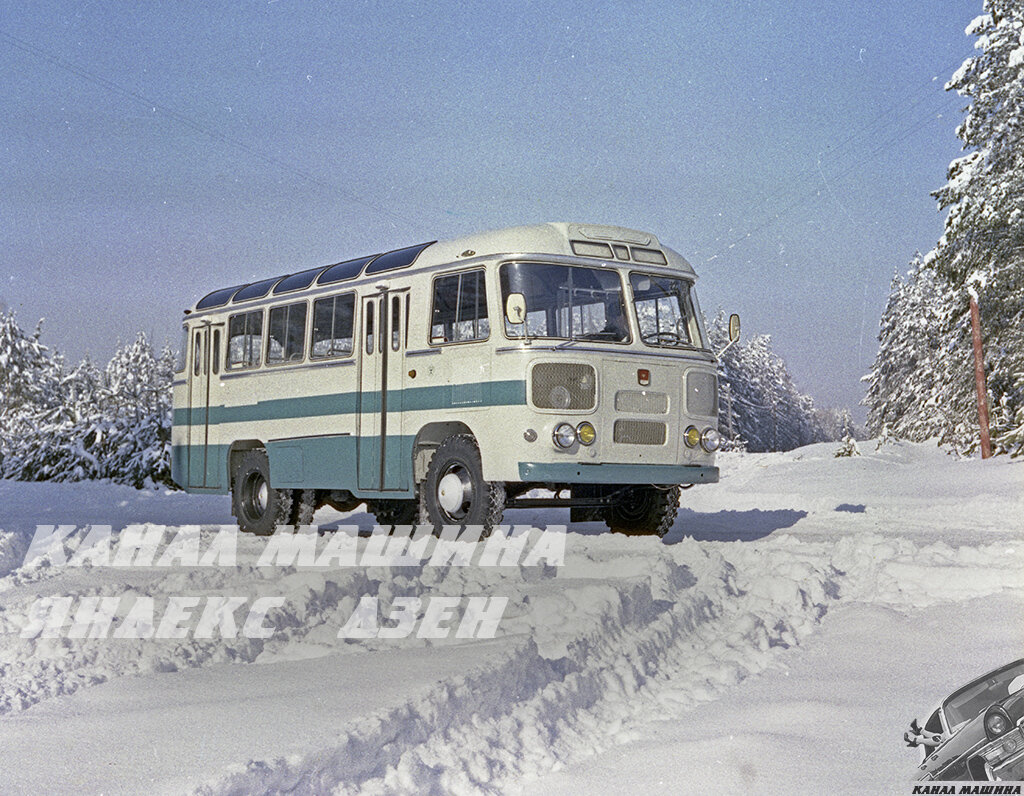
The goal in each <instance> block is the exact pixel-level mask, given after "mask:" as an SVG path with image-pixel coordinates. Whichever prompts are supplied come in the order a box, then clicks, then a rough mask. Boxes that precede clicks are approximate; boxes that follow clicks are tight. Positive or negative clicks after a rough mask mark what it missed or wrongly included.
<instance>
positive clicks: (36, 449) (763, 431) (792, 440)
mask: <svg viewBox="0 0 1024 796" xmlns="http://www.w3.org/2000/svg"><path fill="white" fill-rule="evenodd" d="M41 331H42V324H41V323H40V324H39V325H38V326H37V327H36V329H35V331H34V332H33V333H27V332H25V331H24V330H23V329H21V327H20V326H19V325H18V323H17V319H16V317H15V315H14V313H13V312H6V313H2V314H0V476H2V477H3V478H10V479H14V480H22V481H46V480H52V481H79V480H87V479H102V478H105V479H110V480H112V481H115V482H118V483H125V484H131V485H132V486H136V487H142V486H146V485H153V484H166V485H171V481H170V453H171V377H172V374H173V371H174V359H175V356H174V352H173V351H171V349H170V348H167V347H165V348H164V349H163V350H162V351H160V352H156V351H154V349H153V347H152V346H151V345H150V343H149V342H148V341H147V339H146V337H145V335H143V334H139V335H138V337H137V338H136V339H135V341H134V342H132V343H131V344H129V345H126V346H124V347H123V348H121V349H120V350H119V351H118V352H117V353H116V354H114V356H113V358H112V359H111V360H110V362H109V363H108V364H107V366H106V368H103V369H101V368H99V367H97V366H96V365H95V364H93V363H92V362H91V361H89V360H88V359H86V360H85V361H83V362H81V363H80V364H79V365H78V366H77V367H74V368H69V367H67V365H66V363H65V362H64V359H63V357H62V356H61V355H60V354H59V353H56V352H54V351H52V350H51V349H50V348H48V347H47V346H45V345H43V344H42V343H41V342H40V335H41ZM710 334H711V339H712V347H713V348H714V349H715V350H721V349H722V348H724V347H725V344H726V342H727V341H728V330H727V325H726V321H725V319H724V315H722V314H721V313H720V314H719V316H718V317H717V318H716V319H715V321H714V322H713V323H712V324H711V329H710ZM719 391H720V397H721V400H720V402H719V403H720V412H721V414H720V426H721V429H722V433H723V435H724V436H725V437H726V440H727V447H728V448H731V449H734V450H735V449H741V450H749V451H770V450H789V449H791V448H795V447H798V446H800V445H806V444H808V443H811V442H820V441H824V440H833V439H840V438H842V437H844V436H849V435H852V434H853V433H854V427H853V422H852V420H851V418H850V414H849V412H848V411H846V410H842V411H834V410H826V411H821V410H818V409H816V408H815V406H814V402H813V401H812V400H811V398H810V397H808V396H806V395H802V394H800V392H799V391H798V390H797V389H796V387H795V385H794V384H793V379H792V378H791V377H790V374H789V372H788V370H787V369H786V365H785V363H784V362H783V361H782V359H781V358H779V357H778V356H777V355H776V354H775V353H774V352H773V351H772V345H771V338H770V337H769V336H767V335H761V336H758V337H754V338H753V339H751V340H749V341H747V342H743V343H738V344H736V345H734V346H732V347H730V348H729V349H728V350H727V351H726V352H725V354H724V355H723V357H722V361H721V368H720V388H719Z"/></svg>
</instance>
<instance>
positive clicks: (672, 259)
mask: <svg viewBox="0 0 1024 796" xmlns="http://www.w3.org/2000/svg"><path fill="white" fill-rule="evenodd" d="M531 254H557V255H564V256H575V257H579V256H583V257H593V258H595V264H600V263H599V262H597V261H601V260H604V261H605V262H606V263H609V264H617V265H628V264H631V263H632V264H636V265H640V266H643V267H647V268H649V267H655V268H658V267H660V268H667V269H671V270H674V271H680V272H682V273H683V274H684V275H686V276H688V277H691V278H695V277H696V274H695V273H694V271H693V268H692V267H691V266H690V264H689V263H688V262H687V261H686V259H685V258H684V257H683V256H682V255H680V254H678V253H677V252H675V251H673V250H672V249H669V248H668V247H665V246H662V245H661V244H660V243H659V242H658V239H657V238H656V237H655V236H654V235H652V234H651V233H649V232H641V231H639V230H634V229H626V228H625V227H612V226H602V225H598V224H568V223H560V222H552V223H548V224H536V225H533V226H523V227H509V228H507V229H499V230H493V231H490V232H480V233H477V234H474V235H468V236H465V237H461V238H455V239H453V240H447V241H431V242H429V243H421V244H418V245H416V246H408V247H405V248H402V249H396V250H394V251H389V252H383V253H381V254H373V255H369V256H364V257H358V258H355V259H352V260H343V261H342V262H339V263H333V264H331V265H323V266H318V267H316V268H308V269H305V270H302V271H297V272H294V273H290V274H284V275H282V276H276V277H272V278H270V279H261V280H259V281H256V282H250V283H248V284H239V285H234V286H232V287H227V288H220V289H218V290H214V291H213V292H212V293H208V294H207V295H205V296H203V297H202V298H201V299H199V301H197V302H196V303H195V305H194V306H193V307H192V308H191V309H190V310H188V313H192V312H196V311H202V310H210V309H215V308H218V307H224V306H227V305H229V304H231V305H236V304H242V303H245V302H247V301H254V300H256V299H262V298H266V297H268V296H270V295H274V296H277V295H281V294H288V293H292V292H297V291H299V290H303V289H305V288H309V287H311V286H314V284H315V286H317V287H324V286H328V285H331V284H334V283H340V282H348V281H350V280H354V279H356V278H358V277H359V276H364V275H365V276H370V275H373V274H379V273H386V272H388V271H397V270H400V269H404V268H408V267H409V266H411V265H412V264H413V263H416V265H417V267H429V266H435V265H436V266H440V265H446V264H450V263H454V262H458V261H459V260H468V259H470V258H477V257H488V256H494V255H531Z"/></svg>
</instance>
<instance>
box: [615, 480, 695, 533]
mask: <svg viewBox="0 0 1024 796" xmlns="http://www.w3.org/2000/svg"><path fill="white" fill-rule="evenodd" d="M678 510H679V487H678V486H671V487H656V486H629V487H626V488H625V489H623V491H622V492H620V493H619V495H618V496H617V497H616V499H615V502H614V503H613V504H612V506H611V507H610V508H607V509H605V510H604V521H605V523H607V525H608V527H609V528H610V529H611V530H612V531H614V532H615V533H623V534H626V535H628V536H652V535H653V536H657V537H659V538H660V537H663V536H665V534H666V533H668V532H669V530H670V529H671V528H672V523H673V522H675V519H676V512H677V511H678Z"/></svg>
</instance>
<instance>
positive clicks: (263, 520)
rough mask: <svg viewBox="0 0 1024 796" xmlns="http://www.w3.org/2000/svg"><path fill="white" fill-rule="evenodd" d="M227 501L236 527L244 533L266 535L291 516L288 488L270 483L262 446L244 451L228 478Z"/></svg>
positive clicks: (285, 522) (290, 496)
mask: <svg viewBox="0 0 1024 796" xmlns="http://www.w3.org/2000/svg"><path fill="white" fill-rule="evenodd" d="M231 503H232V507H233V508H234V511H235V517H236V518H237V519H238V527H239V528H241V529H242V530H243V531H245V532H246V533H254V534H256V535H257V536H269V535H270V534H272V533H273V532H274V529H275V528H276V527H277V526H278V525H287V524H288V523H289V522H290V521H291V519H292V503H293V501H292V491H291V490H290V489H274V488H273V487H271V486H270V462H269V461H267V454H266V453H265V452H264V451H262V450H251V451H246V452H245V453H243V454H242V456H241V457H240V458H239V460H238V464H237V466H236V467H235V472H234V477H233V478H232V479H231Z"/></svg>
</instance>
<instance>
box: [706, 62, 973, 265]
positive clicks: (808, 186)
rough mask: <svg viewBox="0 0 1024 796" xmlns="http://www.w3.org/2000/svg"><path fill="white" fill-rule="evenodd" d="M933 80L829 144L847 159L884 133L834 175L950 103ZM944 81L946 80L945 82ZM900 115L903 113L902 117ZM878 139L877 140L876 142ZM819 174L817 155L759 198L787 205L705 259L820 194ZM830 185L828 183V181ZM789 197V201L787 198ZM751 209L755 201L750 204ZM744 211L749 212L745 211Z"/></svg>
mask: <svg viewBox="0 0 1024 796" xmlns="http://www.w3.org/2000/svg"><path fill="white" fill-rule="evenodd" d="M959 65H960V64H959V63H957V64H956V65H955V66H950V67H947V68H946V69H945V70H944V71H946V72H951V70H954V69H957V68H959ZM933 82H934V80H931V81H929V82H928V84H926V85H925V86H921V87H920V88H917V89H915V90H914V93H915V94H918V95H919V96H918V98H917V99H916V100H914V101H913V102H912V103H911V104H909V105H908V106H906V107H903V108H899V109H892V108H889V109H886V110H883V111H881V112H880V113H878V114H876V115H875V116H874V117H872V119H871V120H870V121H868V122H867V123H865V124H864V125H862V126H861V127H859V128H858V129H857V130H855V131H854V132H852V133H851V134H850V135H848V136H847V137H846V138H844V139H842V140H841V141H840V142H838V143H837V144H836V145H835V146H834V147H829V149H830V150H831V154H832V155H833V159H834V160H840V161H841V160H846V159H847V158H849V157H850V156H852V155H854V154H855V152H854V146H856V145H858V144H860V143H861V141H863V140H867V139H868V138H869V137H872V136H877V134H878V133H881V134H882V135H883V136H884V137H883V138H882V139H881V140H882V143H881V144H880V145H878V146H875V147H874V148H872V149H871V150H869V151H868V153H867V155H866V156H863V157H860V158H859V159H858V160H856V161H855V162H854V163H853V164H852V165H850V166H848V167H847V168H845V169H843V170H842V171H841V172H839V174H837V175H836V176H835V179H842V178H843V177H845V176H848V175H849V174H851V173H852V172H854V171H856V170H857V168H858V167H859V165H860V164H861V163H862V162H864V161H870V160H873V159H874V158H876V157H878V156H879V155H881V154H882V153H883V152H885V151H886V150H888V149H890V148H891V147H893V146H895V145H896V144H898V143H901V142H902V141H904V140H906V139H907V138H908V137H909V136H910V135H912V134H913V133H914V132H916V131H917V130H919V129H920V128H921V127H923V126H924V125H925V124H927V123H928V122H929V121H930V120H932V119H933V118H934V114H935V113H936V112H937V111H939V110H940V109H941V108H943V107H945V106H946V105H947V104H948V99H947V96H946V95H945V94H944V93H943V94H934V93H932V92H925V90H924V89H925V88H926V87H930V86H931V83H933ZM943 85H945V84H943ZM924 103H928V105H927V107H926V111H927V113H926V114H925V115H923V116H919V117H918V116H916V117H915V118H914V119H913V120H912V124H911V126H910V127H909V128H904V127H903V126H902V125H903V122H904V121H906V120H907V119H908V118H909V113H910V112H912V111H914V110H916V109H917V108H918V107H920V106H921V105H922V104H924ZM898 117H902V118H901V119H899V118H898ZM890 123H894V126H898V127H899V129H897V130H896V131H895V134H893V132H892V130H889V131H886V130H885V129H884V128H885V127H886V126H888V125H890ZM876 143H877V142H876ZM819 176H820V160H818V159H815V163H814V164H813V165H809V166H806V167H805V168H804V169H802V170H801V171H800V172H798V173H797V175H796V176H795V178H794V180H793V183H792V187H791V188H789V189H788V190H786V191H781V192H777V193H774V194H768V195H767V196H765V197H763V199H761V200H759V202H758V204H760V203H762V202H772V201H776V200H777V201H779V202H783V203H785V205H784V207H783V208H782V209H781V210H779V211H778V212H776V213H775V214H774V215H773V216H771V217H769V218H767V219H765V220H764V221H763V222H761V223H759V224H757V225H756V226H754V227H751V228H748V229H747V230H746V231H745V232H743V234H741V235H739V236H736V237H735V238H732V239H730V241H729V242H728V243H726V244H724V245H723V246H721V247H719V248H718V249H717V250H715V251H714V252H713V253H712V254H711V256H709V257H708V258H706V259H705V262H711V261H712V260H715V259H717V258H718V257H720V256H721V255H723V254H725V253H726V252H728V251H729V250H731V249H734V248H735V247H736V246H738V245H739V244H740V243H742V242H744V241H745V240H747V239H748V238H750V237H752V236H754V235H755V234H757V233H758V232H761V231H763V230H764V229H766V228H767V227H770V226H772V225H774V224H775V223H777V222H778V221H779V220H780V219H781V218H782V217H783V216H785V215H787V214H789V213H790V212H792V211H793V210H795V209H797V208H798V207H800V206H802V205H804V204H806V203H807V202H809V201H812V200H813V199H815V198H817V196H818V195H819V192H820V189H819V187H818V182H819V179H818V178H819ZM826 187H827V185H826ZM787 200H788V201H787ZM748 207H750V209H751V211H752V210H753V207H754V206H753V205H752V204H751V205H748ZM743 215H747V213H744V214H743Z"/></svg>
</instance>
